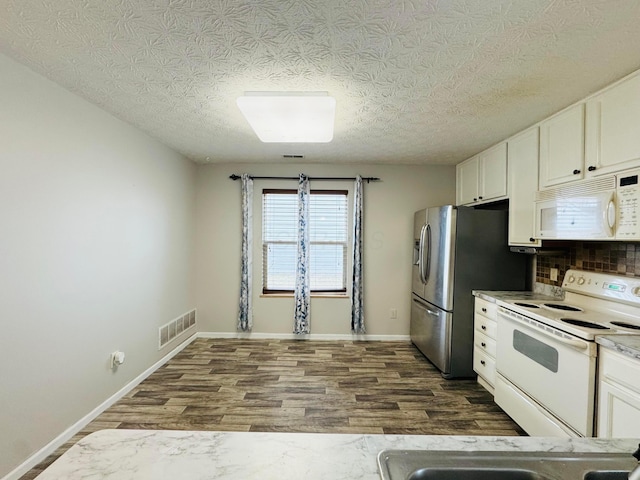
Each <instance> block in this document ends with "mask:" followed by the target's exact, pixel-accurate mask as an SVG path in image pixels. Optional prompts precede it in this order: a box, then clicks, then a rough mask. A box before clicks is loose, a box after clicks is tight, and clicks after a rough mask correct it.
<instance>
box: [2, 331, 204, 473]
mask: <svg viewBox="0 0 640 480" xmlns="http://www.w3.org/2000/svg"><path fill="white" fill-rule="evenodd" d="M196 338H198V334H197V333H194V334H193V335H192V336H191V337H189V338H187V339H186V340H185V341H184V342H182V343H181V344H180V345H178V346H177V347H175V348H174V349H173V350H171V351H170V352H169V353H167V354H166V355H165V356H164V357H162V358H161V359H160V360H158V361H157V362H156V363H154V364H153V365H151V366H150V367H149V368H147V369H146V370H145V371H144V372H142V373H141V374H140V375H138V376H137V377H136V378H134V379H133V380H131V381H130V382H129V383H127V384H126V385H125V386H124V387H122V388H121V389H120V390H118V391H117V392H116V393H114V394H113V395H111V396H110V397H109V398H107V399H106V400H105V401H104V402H102V403H101V404H100V405H98V406H97V407H96V408H94V409H93V410H91V411H90V412H89V413H88V414H86V415H85V416H84V417H82V418H81V419H80V420H78V421H77V422H76V423H74V424H73V425H71V426H70V427H69V428H67V429H66V430H65V431H64V432H62V433H61V434H60V435H58V436H57V437H56V438H54V439H53V440H51V441H50V442H49V443H48V444H47V445H45V446H44V447H42V448H41V449H40V450H38V451H37V452H36V453H34V454H33V455H31V456H30V457H29V458H27V459H26V460H25V461H24V462H22V463H21V464H20V465H18V466H17V467H16V468H14V469H13V470H12V471H10V472H9V473H8V474H7V475H5V476H4V477H2V479H1V480H18V479H19V478H20V477H21V476H22V475H24V474H25V473H27V472H28V471H29V470H31V469H32V468H33V467H35V466H36V465H38V464H39V463H40V462H42V461H43V460H44V459H45V458H47V457H48V456H49V455H51V454H52V453H53V452H55V451H56V450H57V449H58V448H59V447H61V446H62V445H64V443H65V442H66V441H67V440H69V439H70V438H71V437H73V436H74V435H75V434H76V433H78V432H79V431H81V430H82V429H83V428H84V427H86V426H87V425H88V424H89V423H90V422H91V421H92V420H94V419H95V418H96V417H97V416H98V415H100V414H101V413H102V412H104V411H105V410H106V409H107V408H109V407H110V406H111V405H113V404H114V403H116V402H117V401H118V400H120V399H121V398H122V397H124V396H125V395H126V394H127V393H129V392H130V391H131V390H133V389H134V388H135V387H136V386H138V384H140V383H141V382H142V381H143V380H144V379H145V378H147V377H148V376H149V375H151V374H152V373H153V372H155V371H156V370H157V369H158V368H160V367H161V366H162V365H164V364H165V363H167V361H169V360H170V359H171V358H173V357H175V356H176V355H177V354H178V353H180V352H181V351H182V350H183V349H184V348H185V347H186V346H187V345H189V344H190V343H191V342H193V341H194V340H195V339H196Z"/></svg>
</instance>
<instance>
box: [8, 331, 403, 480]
mask: <svg viewBox="0 0 640 480" xmlns="http://www.w3.org/2000/svg"><path fill="white" fill-rule="evenodd" d="M196 338H247V339H251V338H254V339H278V340H355V341H396V342H399V341H408V340H410V337H409V335H369V334H358V335H356V334H323V333H310V334H307V335H296V334H293V333H257V332H256V333H254V332H246V333H245V332H197V333H194V334H193V335H192V336H191V337H189V338H188V339H187V340H185V341H184V342H182V343H181V344H180V345H178V346H177V347H175V348H174V349H173V350H171V351H170V352H169V353H168V354H166V355H165V356H164V357H162V358H161V359H160V360H158V361H157V362H156V363H154V364H153V365H151V366H150V367H149V368H147V369H146V370H145V371H144V372H142V373H141V374H140V375H138V376H137V377H136V378H134V379H133V380H131V381H130V382H129V383H127V384H126V385H125V386H124V387H122V388H121V389H120V390H118V391H117V392H116V393H114V394H113V395H111V396H110V397H109V398H107V399H106V400H105V401H104V402H102V403H101V404H100V405H98V406H97V407H96V408H94V409H93V410H92V411H91V412H89V413H88V414H87V415H85V416H84V417H82V418H81V419H80V420H78V421H77V422H76V423H74V424H73V425H71V426H70V427H69V428H67V429H66V430H65V431H64V432H62V433H61V434H60V435H58V436H57V437H56V438H54V439H53V440H51V441H50V442H49V443H48V444H47V445H45V446H44V447H42V448H41V449H40V450H38V451H37V452H36V453H34V454H33V455H31V456H30V457H29V458H27V460H25V461H24V462H23V463H21V464H20V465H18V466H17V467H16V468H15V469H13V470H12V471H11V472H9V473H8V474H7V475H5V476H4V477H2V479H1V480H18V479H19V478H20V477H21V476H22V475H24V474H25V473H27V472H28V471H29V470H31V469H32V468H33V467H35V466H36V465H38V464H39V463H40V462H42V461H43V460H44V459H45V458H47V457H48V456H49V455H51V454H52V453H53V452H55V451H56V450H57V449H58V448H59V447H61V446H62V445H64V443H65V442H66V441H67V440H69V439H70V438H71V437H73V436H74V435H75V434H76V433H78V432H79V431H81V430H82V429H83V428H84V427H86V426H87V425H88V424H89V423H90V422H91V421H92V420H94V419H95V418H96V417H98V416H99V415H100V414H101V413H102V412H104V411H105V410H106V409H107V408H109V407H110V406H111V405H113V404H114V403H116V402H117V401H118V400H120V399H121V398H122V397H124V396H125V395H126V394H127V393H129V392H130V391H131V390H133V389H134V388H135V387H136V386H138V385H139V384H140V383H141V382H142V381H143V380H144V379H145V378H147V377H148V376H149V375H151V374H152V373H153V372H155V371H156V370H157V369H158V368H160V367H161V366H162V365H164V364H165V363H167V362H168V361H169V360H170V359H171V358H173V357H174V356H176V355H177V354H178V353H180V352H181V351H182V350H183V349H184V348H185V347H186V346H187V345H189V344H190V343H191V342H193V341H194V340H195V339H196Z"/></svg>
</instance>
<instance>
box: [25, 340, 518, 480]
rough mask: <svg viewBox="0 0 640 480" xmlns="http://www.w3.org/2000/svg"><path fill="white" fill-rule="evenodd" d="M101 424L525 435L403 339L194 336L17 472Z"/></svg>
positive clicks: (469, 383) (479, 393) (469, 385)
mask: <svg viewBox="0 0 640 480" xmlns="http://www.w3.org/2000/svg"><path fill="white" fill-rule="evenodd" d="M104 428H125V429H150V430H152V429H164V430H219V431H244V432H301V433H360V434H382V433H385V434H400V435H524V434H525V433H524V432H523V431H522V429H520V428H519V427H518V426H517V425H516V424H515V423H514V422H513V421H512V420H511V419H510V418H509V417H508V416H507V415H506V414H505V413H504V412H503V411H502V410H501V409H500V408H499V407H498V406H497V405H496V404H495V403H494V402H493V398H492V396H491V395H490V394H489V393H488V392H487V391H486V390H484V389H483V388H482V387H481V386H480V385H478V384H477V383H476V382H475V381H474V380H445V379H443V378H442V376H441V375H440V374H439V372H438V371H437V370H436V369H435V368H434V367H433V365H431V364H430V363H429V362H428V361H427V360H426V359H425V358H424V356H422V354H420V352H419V351H418V350H417V349H416V348H415V347H414V346H413V345H412V344H411V343H410V342H365V341H362V342H360V341H311V340H251V339H198V340H196V341H194V342H193V343H191V344H190V345H189V346H187V347H186V348H185V349H184V350H183V351H182V352H180V353H179V354H177V355H176V356H175V357H173V358H172V359H171V360H170V361H169V362H168V363H167V364H165V365H163V366H162V367H160V368H159V369H158V370H157V371H156V372H154V373H153V374H152V375H150V376H149V377H148V378H147V379H146V380H144V381H143V382H142V383H141V384H140V385H138V386H136V387H135V388H134V389H133V390H131V391H130V392H129V393H128V394H127V395H126V396H125V397H123V398H122V399H120V400H119V401H118V402H116V403H115V404H114V405H113V406H112V407H111V408H109V409H107V410H106V411H105V412H104V413H102V414H101V415H100V416H98V417H97V418H96V419H95V420H94V421H93V422H91V423H90V424H89V425H87V427H86V428H84V429H83V430H82V432H79V433H78V434H77V435H75V436H74V437H73V438H72V439H71V440H70V441H69V442H67V443H66V444H65V445H64V446H62V447H61V448H59V449H58V450H57V451H56V452H55V453H54V454H53V455H51V456H49V457H48V458H47V459H46V460H45V461H44V462H42V463H41V464H39V465H38V466H37V467H36V468H34V469H32V470H31V471H29V472H28V473H27V474H26V475H24V476H23V477H22V478H21V480H31V479H33V478H35V477H36V476H37V475H38V474H39V473H40V472H41V471H42V470H43V469H44V468H46V467H47V466H48V465H50V464H51V463H52V462H53V461H54V460H55V459H56V458H57V457H59V456H60V455H61V454H62V453H64V452H65V451H66V450H67V449H68V448H69V447H71V446H72V445H73V444H74V443H75V442H77V441H78V440H80V439H81V438H83V437H84V436H86V435H88V434H90V433H92V432H94V431H97V430H100V429H104Z"/></svg>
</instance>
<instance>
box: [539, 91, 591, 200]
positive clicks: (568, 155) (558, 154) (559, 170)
mask: <svg viewBox="0 0 640 480" xmlns="http://www.w3.org/2000/svg"><path fill="white" fill-rule="evenodd" d="M584 111H585V106H584V103H580V104H578V105H575V106H573V107H571V108H569V109H567V110H565V111H563V112H562V113H559V114H558V115H555V116H553V117H551V118H550V119H548V120H545V121H543V122H542V123H541V124H540V180H539V181H540V185H539V186H540V188H541V189H543V188H548V187H552V186H554V185H558V184H561V183H566V182H571V181H574V180H580V179H581V178H583V177H584V138H585V137H584Z"/></svg>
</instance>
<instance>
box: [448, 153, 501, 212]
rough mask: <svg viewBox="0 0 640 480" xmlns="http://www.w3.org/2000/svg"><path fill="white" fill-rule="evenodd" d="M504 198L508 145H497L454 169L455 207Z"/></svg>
mask: <svg viewBox="0 0 640 480" xmlns="http://www.w3.org/2000/svg"><path fill="white" fill-rule="evenodd" d="M506 197H507V144H506V143H505V142H503V143H500V144H498V145H496V146H494V147H491V148H489V149H488V150H485V151H484V152H482V153H479V154H478V155H476V156H475V157H471V158H470V159H469V160H466V161H464V162H462V163H459V164H458V165H457V166H456V198H457V204H458V205H473V204H476V203H485V202H489V201H494V200H500V199H502V198H506Z"/></svg>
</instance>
